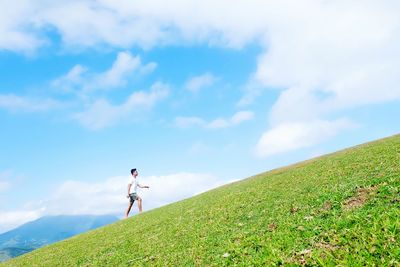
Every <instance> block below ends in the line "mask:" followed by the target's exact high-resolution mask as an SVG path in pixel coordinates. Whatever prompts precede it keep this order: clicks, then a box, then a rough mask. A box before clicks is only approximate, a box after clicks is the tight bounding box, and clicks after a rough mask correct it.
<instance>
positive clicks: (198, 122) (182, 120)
mask: <svg viewBox="0 0 400 267" xmlns="http://www.w3.org/2000/svg"><path fill="white" fill-rule="evenodd" d="M205 124H206V122H205V121H204V120H203V119H201V118H199V117H176V118H175V125H176V126H178V127H180V128H189V127H192V126H204V125H205Z"/></svg>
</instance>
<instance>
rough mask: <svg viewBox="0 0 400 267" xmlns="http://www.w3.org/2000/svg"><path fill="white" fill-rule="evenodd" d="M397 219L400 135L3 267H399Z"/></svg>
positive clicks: (161, 211) (209, 194)
mask: <svg viewBox="0 0 400 267" xmlns="http://www.w3.org/2000/svg"><path fill="white" fill-rule="evenodd" d="M243 167H244V168H245V166H243ZM171 193H172V194H173V192H171ZM399 218H400V135H398V136H394V137H390V138H386V139H382V140H379V141H376V142H373V143H368V144H364V145H361V146H357V147H354V148H350V149H347V150H344V151H340V152H337V153H334V154H331V155H326V156H323V157H319V158H316V159H312V160H309V161H306V162H302V163H298V164H295V165H292V166H289V167H285V168H281V169H276V170H273V171H270V172H267V173H263V174H259V175H257V176H254V177H251V178H248V179H245V180H242V181H240V182H236V183H233V184H229V185H226V186H222V187H220V188H217V189H214V190H211V191H209V192H206V193H203V194H201V195H198V196H195V197H193V198H190V199H187V200H183V201H180V202H177V203H174V204H171V205H168V206H165V207H162V208H159V209H155V210H152V211H149V212H145V213H142V214H140V215H137V216H134V217H132V218H130V219H128V220H122V221H119V222H117V223H114V224H112V225H109V226H106V227H102V228H99V229H97V230H94V231H90V232H87V233H85V234H81V235H79V236H76V237H73V238H70V239H68V240H65V241H62V242H59V243H56V244H53V245H50V246H48V247H44V248H41V249H38V250H36V251H34V252H31V253H28V254H25V255H23V256H20V257H18V258H16V259H12V260H10V261H7V262H6V263H4V264H3V265H1V266H146V265H150V266H154V265H155V266H210V265H241V266H249V265H252V266H260V265H267V266H271V265H285V266H291V265H293V266H297V265H306V264H307V265H327V266H335V265H341V266H365V265H376V266H400V219H399Z"/></svg>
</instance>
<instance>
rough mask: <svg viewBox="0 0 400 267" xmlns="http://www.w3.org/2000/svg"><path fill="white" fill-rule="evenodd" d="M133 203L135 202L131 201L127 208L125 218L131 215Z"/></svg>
mask: <svg viewBox="0 0 400 267" xmlns="http://www.w3.org/2000/svg"><path fill="white" fill-rule="evenodd" d="M132 205H133V202H129V206H128V209H127V210H126V213H125V218H128V215H129V212H130V211H131V208H132Z"/></svg>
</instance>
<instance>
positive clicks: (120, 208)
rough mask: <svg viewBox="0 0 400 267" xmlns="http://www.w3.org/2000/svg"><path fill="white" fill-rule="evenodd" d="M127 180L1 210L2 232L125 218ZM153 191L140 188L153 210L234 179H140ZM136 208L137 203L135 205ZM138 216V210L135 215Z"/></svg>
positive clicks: (68, 188)
mask: <svg viewBox="0 0 400 267" xmlns="http://www.w3.org/2000/svg"><path fill="white" fill-rule="evenodd" d="M128 178H129V176H126V177H121V176H119V177H111V178H109V179H106V180H103V181H97V182H83V181H72V180H71V181H66V182H64V183H63V184H61V185H60V186H59V187H58V188H57V189H56V190H55V191H54V193H53V194H52V195H51V196H49V197H48V198H47V199H42V200H40V201H36V202H30V203H28V204H27V205H25V207H24V209H23V210H20V211H9V212H5V211H3V212H2V211H0V216H1V218H2V220H1V222H0V232H1V231H6V230H9V229H11V228H13V227H16V226H18V225H20V224H23V223H25V222H27V221H30V220H34V219H37V218H39V217H41V216H44V215H59V214H64V215H78V214H94V215H101V214H114V215H118V216H120V217H122V216H123V214H124V212H125V210H126V208H127V205H128V199H127V198H126V195H127V184H128ZM138 179H139V180H138V181H139V183H141V184H144V185H149V186H150V189H139V192H138V193H139V195H140V196H141V197H142V199H143V208H144V210H150V209H153V208H156V207H160V206H163V205H166V204H169V203H172V202H175V201H178V200H182V199H185V198H188V197H191V196H193V195H196V194H199V193H201V192H204V191H207V190H210V189H212V188H215V187H217V186H220V185H223V184H225V183H228V182H232V181H233V180H226V179H221V178H220V177H217V176H214V175H210V174H201V173H185V172H182V173H177V174H171V175H162V176H149V177H140V176H139V177H138ZM135 205H136V203H135ZM134 213H137V207H136V206H135V207H134V210H133V214H134Z"/></svg>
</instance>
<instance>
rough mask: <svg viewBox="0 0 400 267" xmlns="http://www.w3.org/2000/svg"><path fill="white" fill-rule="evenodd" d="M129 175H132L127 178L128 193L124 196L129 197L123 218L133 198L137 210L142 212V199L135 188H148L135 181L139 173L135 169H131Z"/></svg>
mask: <svg viewBox="0 0 400 267" xmlns="http://www.w3.org/2000/svg"><path fill="white" fill-rule="evenodd" d="M131 175H132V177H131V178H130V179H129V183H128V195H127V196H126V197H127V198H129V205H128V209H127V210H126V213H125V218H128V215H129V212H130V211H131V208H132V205H133V203H134V202H135V200H137V201H138V208H139V212H142V199H141V198H140V197H139V196H138V194H137V188H138V187H140V188H150V187H149V186H147V185H141V184H139V183H138V182H137V180H136V177H137V176H138V175H139V173H138V171H137V170H136V169H132V170H131Z"/></svg>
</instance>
